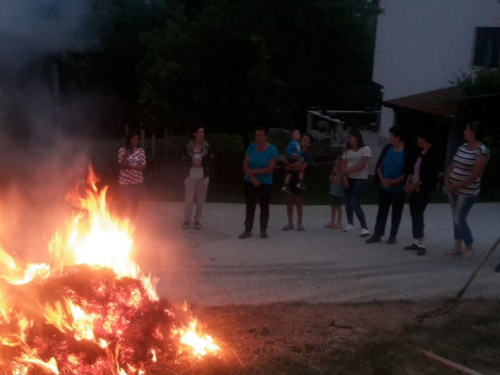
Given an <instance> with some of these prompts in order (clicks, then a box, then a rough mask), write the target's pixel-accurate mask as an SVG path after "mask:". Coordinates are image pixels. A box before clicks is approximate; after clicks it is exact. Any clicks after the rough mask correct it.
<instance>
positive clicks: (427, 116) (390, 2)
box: [373, 0, 500, 167]
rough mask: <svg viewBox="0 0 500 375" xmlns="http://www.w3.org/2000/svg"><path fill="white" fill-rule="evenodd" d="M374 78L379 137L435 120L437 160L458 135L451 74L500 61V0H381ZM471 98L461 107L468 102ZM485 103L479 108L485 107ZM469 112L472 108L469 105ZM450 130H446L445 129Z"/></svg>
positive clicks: (457, 96) (458, 103) (458, 99)
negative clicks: (379, 90)
mask: <svg viewBox="0 0 500 375" xmlns="http://www.w3.org/2000/svg"><path fill="white" fill-rule="evenodd" d="M378 4H379V6H380V7H381V8H382V14H380V15H379V16H378V19H377V32H376V42H375V55H374V67H373V81H374V82H377V83H378V84H380V85H381V86H383V109H382V113H381V119H380V133H379V135H380V137H379V143H380V144H382V143H385V142H387V138H388V130H389V128H390V127H391V126H393V125H400V126H401V127H403V128H405V129H406V130H407V133H408V134H411V133H412V130H414V129H415V128H418V127H419V126H422V125H426V126H430V127H432V128H433V129H434V130H435V132H436V135H437V138H438V141H439V142H440V144H439V149H440V150H441V151H442V162H443V167H444V164H447V163H448V162H449V160H450V156H451V154H452V153H453V152H454V145H455V144H456V143H457V142H458V141H459V140H458V138H459V137H460V136H459V135H457V134H459V130H458V129H459V128H463V126H464V125H465V124H463V123H462V122H460V121H459V120H458V118H459V116H458V112H460V108H461V107H463V106H464V104H463V103H464V102H463V99H462V93H461V91H460V90H459V89H458V88H457V87H453V81H454V80H456V77H457V76H459V75H461V74H462V73H465V74H471V73H472V72H473V68H474V67H492V68H496V67H500V3H499V1H498V0H418V1H416V0H379V1H378ZM469 104H470V103H468V104H467V105H466V107H470V105H469ZM483 109H484V108H483ZM471 113H473V112H471ZM450 135H451V136H450Z"/></svg>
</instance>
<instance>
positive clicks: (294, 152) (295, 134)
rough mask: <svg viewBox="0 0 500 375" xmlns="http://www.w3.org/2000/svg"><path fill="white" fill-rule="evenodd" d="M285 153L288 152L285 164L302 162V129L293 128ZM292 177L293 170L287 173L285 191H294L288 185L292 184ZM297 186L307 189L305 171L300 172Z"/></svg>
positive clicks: (290, 192)
mask: <svg viewBox="0 0 500 375" xmlns="http://www.w3.org/2000/svg"><path fill="white" fill-rule="evenodd" d="M285 154H286V163H285V164H295V163H301V162H302V161H303V160H304V158H303V157H302V151H301V149H300V130H298V129H294V130H292V137H291V139H290V142H288V146H287V147H286V149H285ZM291 178H292V173H291V171H287V173H286V175H285V181H284V185H283V189H282V190H284V191H285V192H287V193H289V194H292V191H291V190H290V188H289V187H288V185H289V184H290V179H291ZM296 186H297V187H298V188H299V189H301V190H305V189H306V186H305V185H304V172H303V171H302V172H300V173H299V181H298V183H297V184H296Z"/></svg>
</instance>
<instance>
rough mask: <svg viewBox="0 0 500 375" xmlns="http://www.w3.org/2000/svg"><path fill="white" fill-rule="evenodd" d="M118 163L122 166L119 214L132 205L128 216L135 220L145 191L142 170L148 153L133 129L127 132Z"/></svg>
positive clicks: (119, 178)
mask: <svg viewBox="0 0 500 375" xmlns="http://www.w3.org/2000/svg"><path fill="white" fill-rule="evenodd" d="M118 165H119V167H120V175H119V177H118V185H119V192H120V205H119V206H118V215H120V216H121V217H123V216H124V215H125V211H126V210H127V208H128V207H130V208H129V215H128V217H129V218H130V219H131V220H134V218H135V217H136V215H137V210H138V208H139V201H140V199H141V196H142V191H143V181H144V175H143V173H142V172H143V171H144V168H146V153H145V152H144V150H143V149H142V148H140V147H139V134H138V133H137V132H135V131H131V132H129V133H128V134H127V137H126V138H125V146H124V147H122V148H120V150H119V151H118Z"/></svg>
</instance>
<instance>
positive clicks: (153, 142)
mask: <svg viewBox="0 0 500 375" xmlns="http://www.w3.org/2000/svg"><path fill="white" fill-rule="evenodd" d="M151 156H152V157H153V160H154V159H156V136H155V135H154V134H153V135H152V136H151Z"/></svg>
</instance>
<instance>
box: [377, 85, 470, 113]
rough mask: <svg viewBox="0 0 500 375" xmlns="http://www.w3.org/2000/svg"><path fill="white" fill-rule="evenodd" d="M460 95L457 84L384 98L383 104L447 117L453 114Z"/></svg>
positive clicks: (461, 94)
mask: <svg viewBox="0 0 500 375" xmlns="http://www.w3.org/2000/svg"><path fill="white" fill-rule="evenodd" d="M461 97H463V93H462V90H461V89H460V88H459V87H457V86H453V87H448V88H445V89H440V90H434V91H428V92H423V93H421V94H416V95H411V96H405V97H402V98H398V99H391V100H386V101H384V102H383V104H384V106H386V107H389V108H393V109H398V108H405V109H411V110H414V111H419V112H424V113H430V114H433V115H437V116H443V117H449V116H453V115H454V114H455V111H456V102H457V100H458V99H460V98H461Z"/></svg>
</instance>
